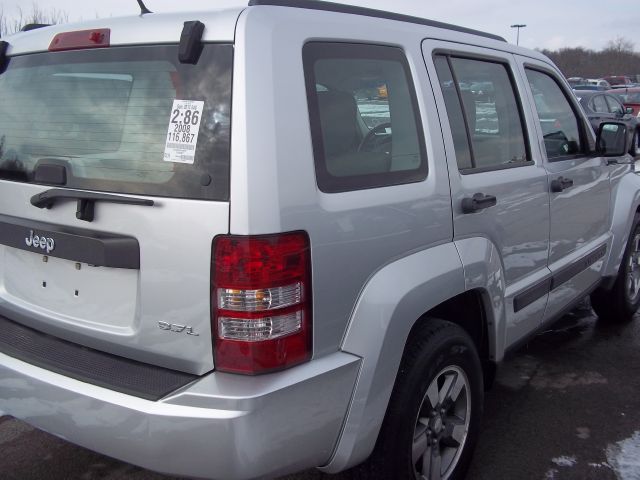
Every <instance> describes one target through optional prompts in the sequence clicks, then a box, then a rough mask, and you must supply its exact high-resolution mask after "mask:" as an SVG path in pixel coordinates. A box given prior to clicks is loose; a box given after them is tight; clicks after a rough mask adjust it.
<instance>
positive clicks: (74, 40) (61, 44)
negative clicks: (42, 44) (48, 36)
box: [49, 28, 111, 52]
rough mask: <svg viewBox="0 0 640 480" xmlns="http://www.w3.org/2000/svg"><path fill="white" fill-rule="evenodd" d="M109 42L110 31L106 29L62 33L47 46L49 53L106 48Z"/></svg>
mask: <svg viewBox="0 0 640 480" xmlns="http://www.w3.org/2000/svg"><path fill="white" fill-rule="evenodd" d="M110 42H111V30H110V29H108V28H96V29H94V30H77V31H75V32H62V33H58V34H57V35H56V36H55V37H53V40H51V43H50V44H49V51H50V52H59V51H61V50H77V49H83V48H100V47H108V46H109V44H110Z"/></svg>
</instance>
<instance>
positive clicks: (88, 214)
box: [31, 188, 154, 222]
mask: <svg viewBox="0 0 640 480" xmlns="http://www.w3.org/2000/svg"><path fill="white" fill-rule="evenodd" d="M67 199H70V200H77V201H78V209H77V210H76V218H77V219H78V220H84V221H86V222H93V219H94V217H95V208H94V207H95V203H96V202H108V203H124V204H127V205H141V206H147V207H152V206H153V205H154V202H153V200H148V199H145V198H136V197H126V196H123V195H111V194H109V193H95V192H82V191H78V190H66V189H63V188H52V189H50V190H45V191H44V192H42V193H38V194H36V195H34V196H33V197H31V205H33V206H34V207H38V208H51V207H53V206H54V205H55V203H56V202H57V201H58V200H67Z"/></svg>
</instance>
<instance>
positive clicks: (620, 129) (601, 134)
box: [596, 122, 629, 157]
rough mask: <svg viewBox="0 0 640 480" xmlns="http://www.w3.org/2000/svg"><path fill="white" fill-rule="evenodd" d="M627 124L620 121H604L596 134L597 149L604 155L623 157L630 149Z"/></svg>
mask: <svg viewBox="0 0 640 480" xmlns="http://www.w3.org/2000/svg"><path fill="white" fill-rule="evenodd" d="M627 137H628V135H627V126H626V125H625V124H624V123H620V122H602V123H601V124H600V126H599V127H598V133H597V135H596V151H597V152H598V153H599V154H600V155H601V156H603V157H622V156H623V155H624V154H626V153H627V151H628V150H629V145H628V144H629V139H628V138H627Z"/></svg>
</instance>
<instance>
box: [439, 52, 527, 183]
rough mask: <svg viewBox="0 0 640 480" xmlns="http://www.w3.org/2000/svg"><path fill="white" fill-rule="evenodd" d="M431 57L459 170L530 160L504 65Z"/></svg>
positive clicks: (521, 122) (457, 58) (479, 168)
mask: <svg viewBox="0 0 640 480" xmlns="http://www.w3.org/2000/svg"><path fill="white" fill-rule="evenodd" d="M434 62H435V66H436V70H437V72H438V79H439V81H440V85H441V88H442V93H443V96H444V99H445V105H446V108H447V116H448V117H449V124H450V125H451V134H452V136H453V141H454V147H455V151H456V159H457V161H458V168H459V169H460V170H461V172H463V173H472V172H475V171H483V170H491V169H496V168H505V167H515V166H523V165H530V164H531V163H532V162H531V161H530V160H529V155H528V150H527V141H526V137H525V129H524V127H523V120H522V118H523V117H522V113H521V108H520V104H519V102H518V100H517V97H516V95H515V91H514V88H513V84H512V81H511V76H510V73H509V70H508V67H507V65H504V64H502V63H497V62H493V61H487V60H477V59H469V58H459V57H455V56H445V55H436V56H435V58H434Z"/></svg>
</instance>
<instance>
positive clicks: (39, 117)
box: [0, 44, 233, 200]
mask: <svg viewBox="0 0 640 480" xmlns="http://www.w3.org/2000/svg"><path fill="white" fill-rule="evenodd" d="M232 64H233V47H232V45H227V44H209V45H205V47H204V49H203V51H202V54H201V56H200V59H199V61H198V63H197V65H187V64H181V63H180V62H179V61H178V47H177V46H175V45H156V46H141V47H112V48H107V49H95V50H81V51H71V52H56V53H38V54H32V55H25V56H18V57H14V58H12V59H11V60H10V62H9V66H8V68H7V70H6V72H5V73H4V74H2V75H0V178H1V179H7V180H14V181H20V182H34V179H35V172H36V169H37V168H38V167H39V166H40V165H42V164H56V165H62V166H63V167H64V169H65V170H66V184H65V186H67V187H72V188H80V189H87V190H100V191H107V192H115V193H128V194H140V195H153V196H170V197H176V198H196V199H209V200H228V197H229V162H230V158H229V157H230V154H229V151H230V115H231V70H232Z"/></svg>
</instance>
